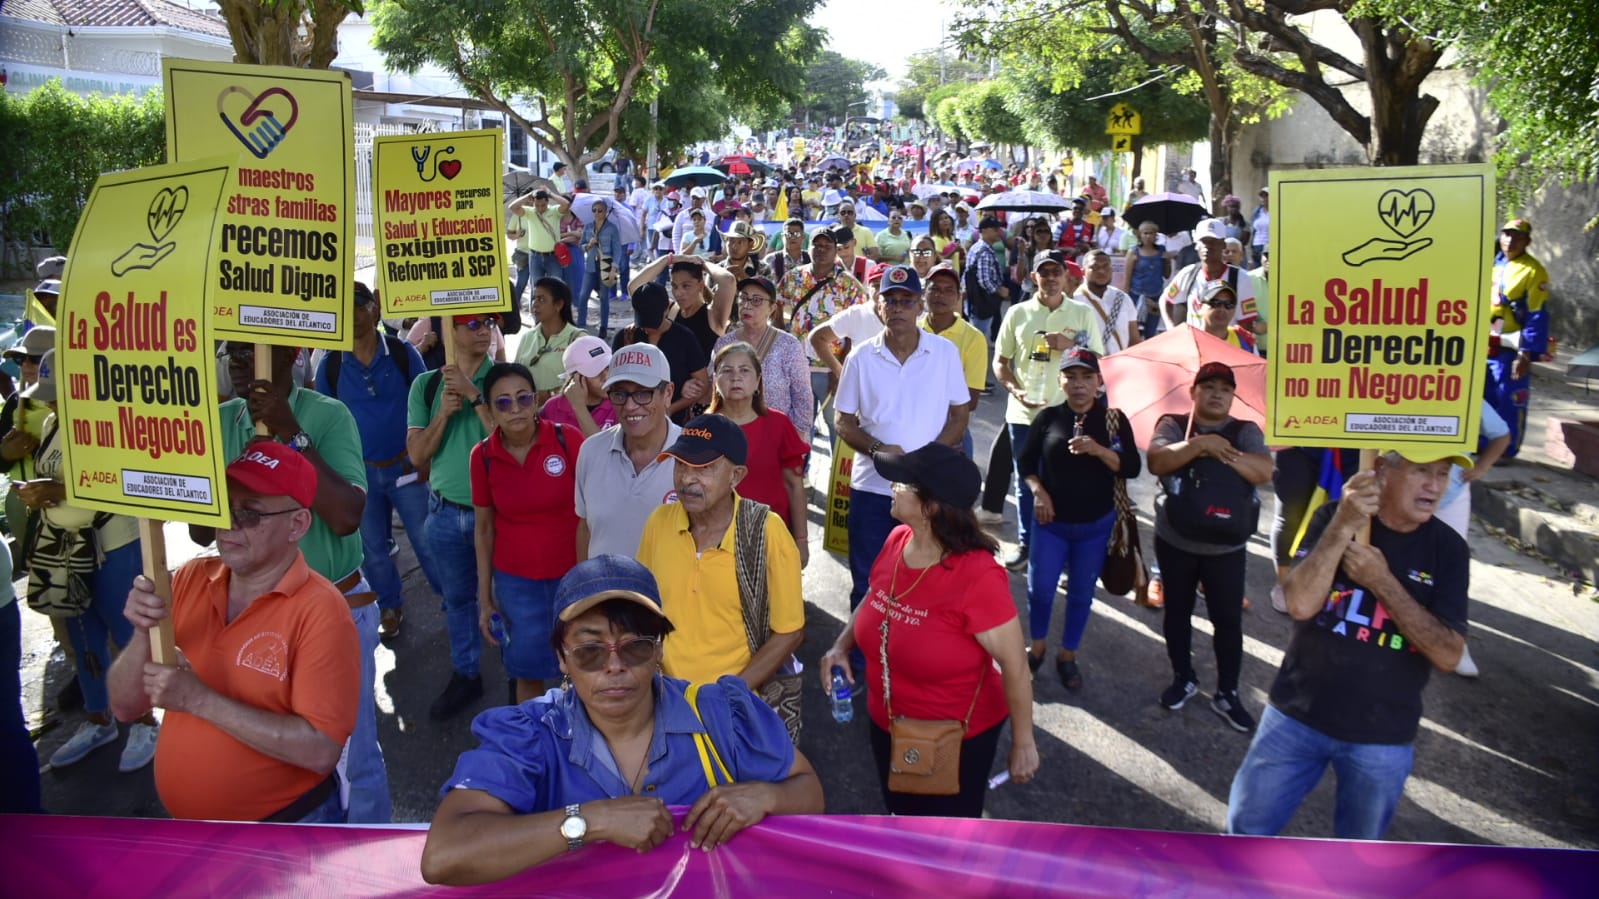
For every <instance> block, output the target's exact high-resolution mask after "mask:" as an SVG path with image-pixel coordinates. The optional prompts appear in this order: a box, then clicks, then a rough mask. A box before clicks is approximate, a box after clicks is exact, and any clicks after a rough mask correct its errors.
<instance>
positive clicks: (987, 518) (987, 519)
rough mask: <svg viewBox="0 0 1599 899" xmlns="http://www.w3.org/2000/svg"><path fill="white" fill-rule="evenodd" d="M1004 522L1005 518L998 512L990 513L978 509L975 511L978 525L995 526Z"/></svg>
mask: <svg viewBox="0 0 1599 899" xmlns="http://www.w3.org/2000/svg"><path fill="white" fill-rule="evenodd" d="M1004 521H1005V516H1003V515H1001V514H1000V513H998V512H990V511H988V510H987V509H978V510H977V523H978V524H983V525H995V524H1001V523H1003V522H1004Z"/></svg>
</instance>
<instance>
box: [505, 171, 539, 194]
mask: <svg viewBox="0 0 1599 899" xmlns="http://www.w3.org/2000/svg"><path fill="white" fill-rule="evenodd" d="M538 180H539V179H538V178H537V177H536V176H535V175H534V174H533V173H532V172H530V171H528V170H527V169H524V168H522V167H521V166H519V165H508V166H506V167H505V176H504V177H503V178H502V179H501V184H503V185H504V187H505V202H507V203H509V202H511V201H512V200H514V199H516V198H517V197H520V196H522V195H523V194H525V193H527V192H528V191H530V190H532V189H533V185H534V183H535V182H537V181H538Z"/></svg>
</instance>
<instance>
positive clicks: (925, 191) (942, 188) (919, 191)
mask: <svg viewBox="0 0 1599 899" xmlns="http://www.w3.org/2000/svg"><path fill="white" fill-rule="evenodd" d="M947 191H954V192H956V193H958V194H964V193H965V191H964V190H961V188H960V187H959V186H958V185H954V184H918V185H916V186H915V187H912V188H911V193H913V194H915V195H916V197H917V199H920V200H925V199H927V198H928V197H931V196H933V195H934V194H942V193H945V192H947Z"/></svg>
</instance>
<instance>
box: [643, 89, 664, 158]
mask: <svg viewBox="0 0 1599 899" xmlns="http://www.w3.org/2000/svg"><path fill="white" fill-rule="evenodd" d="M660 110H661V100H660V87H659V85H657V86H656V91H655V95H654V96H652V97H650V151H649V153H648V154H646V158H645V160H644V170H645V171H647V172H649V179H650V180H651V181H654V180H656V179H657V178H660V177H661V169H660V160H659V159H657V158H656V146H655V133H656V120H657V118H658V117H659V115H660Z"/></svg>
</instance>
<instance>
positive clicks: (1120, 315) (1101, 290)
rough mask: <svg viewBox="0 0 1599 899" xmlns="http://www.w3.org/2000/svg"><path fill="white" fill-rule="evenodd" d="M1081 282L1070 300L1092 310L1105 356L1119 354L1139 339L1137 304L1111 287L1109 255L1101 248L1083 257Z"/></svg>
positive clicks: (1120, 291)
mask: <svg viewBox="0 0 1599 899" xmlns="http://www.w3.org/2000/svg"><path fill="white" fill-rule="evenodd" d="M1083 274H1084V280H1083V283H1082V286H1080V287H1078V288H1077V290H1076V292H1074V293H1073V294H1072V301H1073V302H1077V303H1083V304H1085V305H1087V306H1088V307H1089V308H1090V309H1092V310H1093V311H1094V318H1095V319H1097V320H1098V321H1099V322H1100V337H1101V338H1102V339H1103V340H1104V341H1105V355H1107V356H1108V355H1110V354H1111V353H1116V352H1120V351H1122V350H1125V349H1127V348H1128V347H1130V346H1132V345H1133V344H1135V343H1138V342H1139V341H1140V340H1142V339H1143V336H1142V335H1141V334H1139V332H1138V303H1137V302H1136V301H1135V300H1134V299H1133V298H1132V297H1131V296H1128V295H1127V292H1126V291H1124V290H1122V289H1121V288H1119V287H1116V286H1115V285H1113V284H1111V283H1110V281H1111V256H1110V254H1109V253H1107V252H1105V251H1104V250H1101V249H1098V248H1096V249H1092V250H1089V251H1088V252H1087V253H1086V254H1085V255H1084V256H1083Z"/></svg>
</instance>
